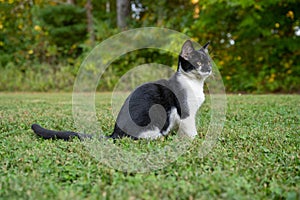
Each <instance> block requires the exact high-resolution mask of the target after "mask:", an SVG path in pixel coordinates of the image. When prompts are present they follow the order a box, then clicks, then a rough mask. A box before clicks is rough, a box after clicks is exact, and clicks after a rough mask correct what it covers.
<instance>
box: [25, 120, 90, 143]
mask: <svg viewBox="0 0 300 200" xmlns="http://www.w3.org/2000/svg"><path fill="white" fill-rule="evenodd" d="M31 129H32V130H33V132H34V133H35V134H37V135H38V136H40V137H42V138H44V139H63V140H66V141H67V140H70V139H71V138H76V137H77V138H79V139H80V140H84V139H92V135H89V134H83V133H76V132H72V131H52V130H48V129H45V128H43V127H41V126H40V125H38V124H32V125H31Z"/></svg>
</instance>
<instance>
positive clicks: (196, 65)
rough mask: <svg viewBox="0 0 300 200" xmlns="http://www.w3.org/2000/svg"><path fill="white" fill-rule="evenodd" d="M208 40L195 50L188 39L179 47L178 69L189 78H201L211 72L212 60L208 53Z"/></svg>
mask: <svg viewBox="0 0 300 200" xmlns="http://www.w3.org/2000/svg"><path fill="white" fill-rule="evenodd" d="M208 45H209V42H208V43H207V44H205V45H204V46H203V47H202V48H200V49H199V50H195V49H194V47H193V44H192V42H191V41H190V40H187V41H186V42H185V43H184V44H183V46H182V49H181V53H180V55H179V60H178V70H177V71H179V72H180V73H183V74H185V75H187V76H189V77H191V78H196V79H203V78H206V77H208V76H209V75H210V74H211V73H212V60H211V58H210V57H209V55H208V50H207V47H208Z"/></svg>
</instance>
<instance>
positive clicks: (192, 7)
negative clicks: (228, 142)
mask: <svg viewBox="0 0 300 200" xmlns="http://www.w3.org/2000/svg"><path fill="white" fill-rule="evenodd" d="M0 3H1V7H0V9H1V16H0V69H1V70H4V69H5V70H6V72H8V71H10V72H9V73H10V74H14V73H16V74H22V73H23V71H28V73H29V74H30V73H35V72H36V71H34V70H32V68H33V67H32V66H35V67H34V68H37V66H39V65H41V68H43V66H44V65H48V66H50V67H51V68H53V71H61V70H60V69H58V68H59V67H62V66H64V67H67V68H69V70H68V71H72V74H73V72H74V76H75V75H76V70H78V68H79V65H80V63H82V62H83V60H84V58H85V56H86V55H87V54H88V53H89V52H90V51H91V49H92V47H93V46H92V45H91V44H92V42H91V41H89V39H88V37H87V36H88V35H89V34H90V33H87V19H86V13H85V12H86V9H85V3H86V1H81V0H78V1H76V4H75V5H70V4H66V3H58V2H57V1H44V0H42V1H21V0H9V1H1V2H0ZM92 4H93V10H92V14H93V20H92V21H93V23H94V24H93V25H94V31H95V39H96V42H98V43H99V42H101V41H103V40H105V39H106V38H108V37H110V36H112V35H114V34H116V33H118V32H120V30H119V29H118V28H117V27H116V16H117V13H116V2H115V1H114V0H99V1H92ZM131 4H132V5H134V7H135V8H136V10H135V11H132V12H131V15H130V17H129V19H128V29H130V28H138V27H144V26H156V27H166V28H170V29H174V30H177V31H180V32H182V33H184V34H186V35H188V36H190V37H191V38H192V39H193V40H195V41H196V42H199V43H200V44H204V43H205V42H207V41H208V40H210V41H211V43H212V45H211V46H210V51H211V55H213V59H214V61H215V63H216V64H217V66H218V67H219V69H220V71H221V74H222V76H223V81H224V83H225V86H226V90H227V91H228V92H255V93H263V92H285V93H288V92H299V88H300V85H299V84H300V81H299V77H300V74H299V73H300V61H299V59H297V58H298V57H299V55H300V50H299V49H300V48H299V44H300V41H299V38H300V20H299V9H298V8H299V2H298V1H295V0H288V1H283V0H276V1H273V0H267V1H238V0H231V1H228V0H201V1H197V0H191V1H185V0H175V1H169V0H162V1H159V2H157V3H156V4H153V2H145V1H140V0H133V1H131ZM2 13H3V14H2ZM174 13H176V14H174ZM159 54H160V55H159V56H157V55H156V54H152V52H151V51H149V52H148V53H141V54H136V55H135V56H133V55H128V56H127V57H126V58H122V59H120V60H119V61H116V65H113V68H112V69H110V71H108V72H107V74H108V75H107V77H106V79H105V81H104V82H102V83H101V85H100V86H99V88H101V89H102V90H111V89H112V88H113V85H114V84H115V83H116V82H117V81H118V78H119V77H120V76H121V75H122V74H124V73H125V72H126V70H128V69H130V68H131V67H132V66H135V65H136V64H144V63H142V62H150V63H162V64H164V63H167V62H169V61H171V60H170V59H169V56H167V57H166V58H165V60H164V56H166V55H165V54H163V53H159ZM141 57H142V58H141ZM174 60H175V59H173V60H172V63H167V65H169V66H170V65H174V64H175V65H176V63H174ZM175 62H176V61H175ZM6 66H10V67H11V66H14V67H13V68H10V67H6ZM66 75H68V74H66ZM66 75H64V76H63V77H65V76H66ZM0 76H1V77H0V78H1V79H2V77H3V76H4V75H2V74H1V75H0ZM41 76H42V75H41ZM53 76H54V75H53ZM108 76H110V77H108ZM6 79H7V78H6ZM23 79H26V77H23ZM45 79H47V78H45ZM70 79H74V77H71V78H70ZM9 80H13V78H10V79H9ZM106 80H107V81H106ZM29 81H30V79H28V82H29ZM6 85H13V82H12V83H7V84H6ZM1 88H2V89H4V88H5V90H11V91H15V90H17V89H16V88H19V89H20V90H23V89H24V88H32V87H31V86H29V85H27V86H25V85H24V86H21V87H7V86H1ZM22 88H23V89H22ZM35 88H39V89H37V90H39V91H40V90H46V91H48V90H52V89H54V88H56V89H58V88H60V86H58V85H57V86H56V85H55V83H54V85H51V86H48V87H43V88H48V89H43V88H40V87H38V86H37V87H35ZM50 88H51V89H50ZM67 88H72V83H70V85H69V86H67V87H66V90H69V89H67Z"/></svg>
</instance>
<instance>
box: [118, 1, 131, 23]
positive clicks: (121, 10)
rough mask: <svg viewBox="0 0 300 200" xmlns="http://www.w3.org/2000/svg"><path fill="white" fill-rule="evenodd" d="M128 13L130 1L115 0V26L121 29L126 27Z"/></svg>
mask: <svg viewBox="0 0 300 200" xmlns="http://www.w3.org/2000/svg"><path fill="white" fill-rule="evenodd" d="M129 14H130V1H129V0H117V26H118V27H119V28H121V29H125V28H126V27H127V21H128V17H129Z"/></svg>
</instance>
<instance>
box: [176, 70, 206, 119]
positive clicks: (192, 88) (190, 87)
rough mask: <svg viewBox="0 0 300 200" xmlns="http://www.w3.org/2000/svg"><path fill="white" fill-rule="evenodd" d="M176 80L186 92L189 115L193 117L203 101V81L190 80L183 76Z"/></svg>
mask: <svg viewBox="0 0 300 200" xmlns="http://www.w3.org/2000/svg"><path fill="white" fill-rule="evenodd" d="M178 78H179V81H180V83H181V86H182V87H183V89H184V90H185V91H186V95H187V104H188V107H189V111H190V114H192V115H195V114H196V112H197V111H198V109H199V108H200V106H201V105H202V103H203V102H204V100H205V96H204V92H203V86H204V80H203V79H201V80H199V79H191V78H190V77H187V76H185V75H181V76H179V77H178Z"/></svg>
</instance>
